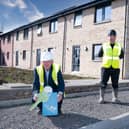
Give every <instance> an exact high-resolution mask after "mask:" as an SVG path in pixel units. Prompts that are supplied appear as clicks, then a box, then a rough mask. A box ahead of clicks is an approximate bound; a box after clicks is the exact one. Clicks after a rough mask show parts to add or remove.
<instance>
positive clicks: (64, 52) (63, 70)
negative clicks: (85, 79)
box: [62, 16, 67, 73]
mask: <svg viewBox="0 0 129 129" xmlns="http://www.w3.org/2000/svg"><path fill="white" fill-rule="evenodd" d="M66 34H67V17H66V16H64V35H63V50H62V72H63V73H64V72H65V63H66Z"/></svg>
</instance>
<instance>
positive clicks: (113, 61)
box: [102, 43, 121, 69]
mask: <svg viewBox="0 0 129 129" xmlns="http://www.w3.org/2000/svg"><path fill="white" fill-rule="evenodd" d="M103 52H104V55H103V63H102V67H104V68H110V67H112V68H114V69H117V68H120V58H119V56H120V54H121V45H120V43H115V45H114V47H113V48H112V47H111V45H110V43H104V44H103Z"/></svg>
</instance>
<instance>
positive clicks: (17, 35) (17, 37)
mask: <svg viewBox="0 0 129 129" xmlns="http://www.w3.org/2000/svg"><path fill="white" fill-rule="evenodd" d="M16 40H17V41H18V40H19V31H17V32H16Z"/></svg>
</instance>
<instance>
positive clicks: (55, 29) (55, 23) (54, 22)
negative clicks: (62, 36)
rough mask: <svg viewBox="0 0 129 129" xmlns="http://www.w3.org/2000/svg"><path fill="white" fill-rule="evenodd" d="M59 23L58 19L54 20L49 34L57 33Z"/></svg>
mask: <svg viewBox="0 0 129 129" xmlns="http://www.w3.org/2000/svg"><path fill="white" fill-rule="evenodd" d="M57 22H58V21H57V19H55V20H52V21H51V22H50V30H49V32H51V33H54V32H57Z"/></svg>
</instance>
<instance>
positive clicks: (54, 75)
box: [36, 64, 60, 92]
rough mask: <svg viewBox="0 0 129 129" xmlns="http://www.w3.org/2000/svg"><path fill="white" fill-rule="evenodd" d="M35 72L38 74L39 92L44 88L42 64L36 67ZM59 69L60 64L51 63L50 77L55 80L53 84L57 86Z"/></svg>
mask: <svg viewBox="0 0 129 129" xmlns="http://www.w3.org/2000/svg"><path fill="white" fill-rule="evenodd" d="M36 70H37V73H38V75H39V81H40V92H42V91H43V90H44V69H43V65H40V66H38V67H36ZM59 70H60V65H58V64H52V79H53V81H54V82H55V84H56V85H57V86H58V77H57V73H58V72H59Z"/></svg>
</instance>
